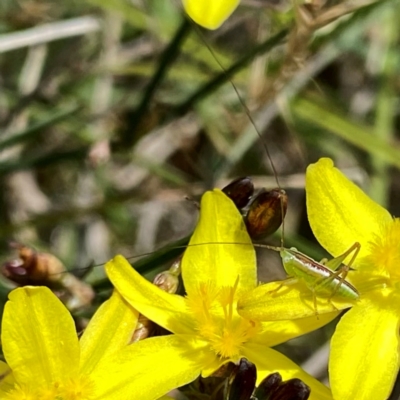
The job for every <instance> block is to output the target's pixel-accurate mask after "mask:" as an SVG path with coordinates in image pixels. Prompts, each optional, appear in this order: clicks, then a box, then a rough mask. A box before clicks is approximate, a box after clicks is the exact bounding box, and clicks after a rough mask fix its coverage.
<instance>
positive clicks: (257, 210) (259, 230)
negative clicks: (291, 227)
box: [245, 189, 288, 240]
mask: <svg viewBox="0 0 400 400" xmlns="http://www.w3.org/2000/svg"><path fill="white" fill-rule="evenodd" d="M287 202H288V198H287V195H286V193H285V191H284V190H282V189H273V190H271V191H269V192H266V191H262V192H260V193H259V194H258V195H257V196H256V197H255V198H254V199H253V200H252V202H251V204H250V206H249V210H248V212H247V214H246V216H245V223H246V227H247V230H248V232H249V235H250V237H251V238H252V239H254V240H258V239H263V238H265V237H267V236H269V235H271V234H272V233H274V232H275V231H276V230H277V229H278V228H279V227H280V226H281V224H282V221H283V219H284V218H285V215H286V210H287Z"/></svg>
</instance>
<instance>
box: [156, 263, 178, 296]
mask: <svg viewBox="0 0 400 400" xmlns="http://www.w3.org/2000/svg"><path fill="white" fill-rule="evenodd" d="M181 260H182V258H179V259H177V260H175V261H174V262H173V264H172V265H171V268H170V269H169V270H168V271H163V272H160V273H159V274H158V275H156V277H155V278H154V279H153V283H154V285H156V286H158V287H159V288H160V289H162V290H164V292H167V293H172V294H174V293H176V291H177V290H178V287H179V275H180V274H181Z"/></svg>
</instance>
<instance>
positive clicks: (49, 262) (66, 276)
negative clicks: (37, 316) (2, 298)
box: [1, 242, 94, 310]
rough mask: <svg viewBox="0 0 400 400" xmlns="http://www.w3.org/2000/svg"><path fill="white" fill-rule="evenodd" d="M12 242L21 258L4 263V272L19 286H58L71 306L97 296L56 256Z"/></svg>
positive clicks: (54, 287) (78, 305)
mask: <svg viewBox="0 0 400 400" xmlns="http://www.w3.org/2000/svg"><path fill="white" fill-rule="evenodd" d="M10 246H11V247H13V248H14V249H17V250H18V256H19V259H17V260H12V261H7V262H5V263H4V264H3V266H2V269H1V272H2V274H3V275H4V276H5V277H6V278H8V279H9V280H11V281H13V282H14V283H16V284H17V285H20V286H24V285H33V286H41V285H42V286H47V287H49V288H50V289H52V290H56V291H57V293H56V294H57V295H59V296H60V297H62V300H63V302H64V303H65V304H66V305H67V307H68V308H69V309H70V310H72V309H77V308H80V307H83V306H85V305H88V304H90V302H91V301H92V299H93V298H94V291H93V289H92V287H91V286H89V285H87V284H86V283H84V282H82V281H80V280H79V279H78V278H77V277H75V276H74V275H72V274H71V273H69V272H68V271H67V270H66V268H65V267H64V264H63V263H62V262H61V261H60V260H59V259H58V258H57V257H55V256H53V255H52V254H50V253H41V252H37V251H35V250H34V249H32V248H30V247H28V246H25V245H23V244H20V243H15V242H12V243H10Z"/></svg>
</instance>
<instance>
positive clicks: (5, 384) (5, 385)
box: [0, 361, 15, 399]
mask: <svg viewBox="0 0 400 400" xmlns="http://www.w3.org/2000/svg"><path fill="white" fill-rule="evenodd" d="M14 384H15V379H14V375H13V373H12V372H11V370H10V367H9V366H8V365H7V364H6V363H5V362H3V361H0V399H3V398H5V395H6V394H7V392H9V391H10V390H11V389H13V387H14Z"/></svg>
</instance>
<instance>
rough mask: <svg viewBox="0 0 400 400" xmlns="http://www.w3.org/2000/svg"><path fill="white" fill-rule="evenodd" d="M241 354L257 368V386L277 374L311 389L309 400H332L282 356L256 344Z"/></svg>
mask: <svg viewBox="0 0 400 400" xmlns="http://www.w3.org/2000/svg"><path fill="white" fill-rule="evenodd" d="M243 353H244V354H243V355H244V356H245V357H246V358H248V359H249V360H251V361H252V362H253V363H254V364H255V365H256V367H257V385H258V384H259V383H260V382H261V381H262V380H263V379H264V378H265V377H267V376H268V375H269V374H272V373H274V372H279V373H280V374H281V376H282V379H283V380H288V379H292V378H298V379H301V380H302V381H303V382H304V383H305V384H307V385H308V386H309V387H310V388H311V395H310V397H309V400H332V395H331V393H330V390H329V389H328V388H327V387H326V386H324V385H323V384H322V383H321V382H319V381H317V380H316V379H315V378H313V377H312V376H311V375H309V374H307V372H305V371H303V370H302V369H301V368H300V367H299V366H298V365H296V364H295V363H294V362H293V361H291V360H289V358H287V357H285V356H284V355H283V354H281V353H279V352H277V351H275V350H273V349H268V348H265V347H263V346H260V345H256V344H249V345H246V348H245V350H244V352H243ZM338 399H339V397H338ZM340 400H342V399H341V398H340ZM353 400H354V399H353ZM357 400H358V399H357Z"/></svg>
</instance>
